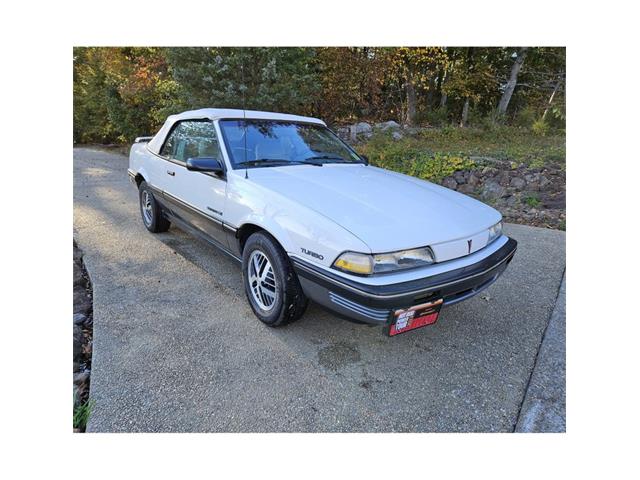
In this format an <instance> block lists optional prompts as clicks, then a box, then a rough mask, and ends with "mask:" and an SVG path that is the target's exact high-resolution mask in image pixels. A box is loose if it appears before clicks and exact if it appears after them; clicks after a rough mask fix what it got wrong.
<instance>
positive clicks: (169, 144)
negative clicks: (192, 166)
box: [160, 120, 222, 162]
mask: <svg viewBox="0 0 640 480" xmlns="http://www.w3.org/2000/svg"><path fill="white" fill-rule="evenodd" d="M160 155H161V156H162V157H165V158H169V159H171V160H177V161H179V162H186V161H187V160H188V159H190V158H202V157H210V158H211V157H212V158H216V159H218V160H219V161H220V162H222V153H221V152H220V144H219V143H218V136H217V135H216V130H215V127H214V125H213V122H211V121H210V120H183V121H182V122H180V123H178V124H177V125H176V126H175V127H174V128H173V130H172V131H171V133H170V134H169V136H168V137H167V140H166V141H165V142H164V145H163V146H162V148H161V149H160Z"/></svg>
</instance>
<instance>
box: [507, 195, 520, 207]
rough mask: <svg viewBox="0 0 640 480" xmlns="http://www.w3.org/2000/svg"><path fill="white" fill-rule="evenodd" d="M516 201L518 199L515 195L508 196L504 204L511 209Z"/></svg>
mask: <svg viewBox="0 0 640 480" xmlns="http://www.w3.org/2000/svg"><path fill="white" fill-rule="evenodd" d="M517 201H518V197H516V196H515V195H509V196H508V197H507V198H506V199H505V204H506V205H507V206H508V207H513V206H514V205H515V204H516V203H517Z"/></svg>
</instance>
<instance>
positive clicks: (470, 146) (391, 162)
mask: <svg viewBox="0 0 640 480" xmlns="http://www.w3.org/2000/svg"><path fill="white" fill-rule="evenodd" d="M358 150H359V151H360V153H363V154H365V155H367V156H368V157H369V159H370V160H371V163H372V164H374V165H378V166H382V167H385V168H390V169H392V170H396V171H400V172H402V173H408V174H410V175H415V176H419V177H421V178H425V179H427V180H435V181H438V180H439V179H440V178H443V176H446V175H450V174H451V173H452V172H451V170H452V169H453V171H455V170H460V169H464V168H470V166H473V162H471V160H470V157H473V156H478V157H492V158H496V159H498V160H505V161H509V162H511V165H512V167H514V168H515V167H516V166H517V165H519V164H521V163H524V164H526V165H528V166H530V167H532V168H541V167H543V166H545V165H547V164H554V165H556V166H560V168H564V164H565V158H566V156H565V136H564V135H563V134H561V133H559V132H551V131H550V132H547V134H546V135H544V136H543V135H536V134H535V133H533V132H532V131H531V130H530V129H527V128H520V127H494V128H487V129H479V128H456V127H444V128H438V129H429V130H425V131H422V132H420V133H419V134H417V135H415V136H410V137H409V136H408V137H405V138H403V139H401V140H393V139H392V138H391V136H390V135H386V134H378V135H375V136H374V137H372V138H371V139H370V140H369V141H368V142H367V143H366V144H363V145H361V146H359V147H358ZM430 164H433V165H430ZM412 169H413V170H412ZM416 173H417V174H416Z"/></svg>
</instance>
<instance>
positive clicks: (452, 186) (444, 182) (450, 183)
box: [442, 177, 458, 190]
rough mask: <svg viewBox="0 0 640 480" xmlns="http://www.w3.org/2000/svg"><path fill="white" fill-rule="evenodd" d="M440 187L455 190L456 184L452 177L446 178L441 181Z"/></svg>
mask: <svg viewBox="0 0 640 480" xmlns="http://www.w3.org/2000/svg"><path fill="white" fill-rule="evenodd" d="M442 186H443V187H446V188H450V189H451V190H455V189H456V188H457V187H458V182H456V181H455V179H454V178H453V177H446V178H445V179H444V180H442Z"/></svg>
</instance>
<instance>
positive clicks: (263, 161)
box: [238, 158, 322, 167]
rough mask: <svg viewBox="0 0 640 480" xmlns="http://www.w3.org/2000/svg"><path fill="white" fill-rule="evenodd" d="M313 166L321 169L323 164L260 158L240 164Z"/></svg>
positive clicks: (250, 165) (251, 165)
mask: <svg viewBox="0 0 640 480" xmlns="http://www.w3.org/2000/svg"><path fill="white" fill-rule="evenodd" d="M292 164H293V165H313V166H314V167H321V166H322V163H318V162H307V161H306V160H305V161H301V160H285V159H278V158H258V159H257V160H246V161H244V162H240V163H238V165H243V166H247V167H281V166H283V165H292Z"/></svg>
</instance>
